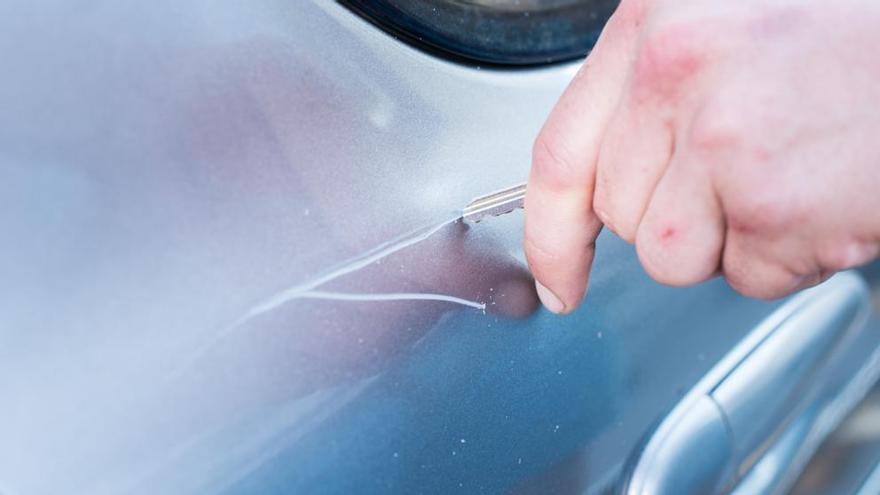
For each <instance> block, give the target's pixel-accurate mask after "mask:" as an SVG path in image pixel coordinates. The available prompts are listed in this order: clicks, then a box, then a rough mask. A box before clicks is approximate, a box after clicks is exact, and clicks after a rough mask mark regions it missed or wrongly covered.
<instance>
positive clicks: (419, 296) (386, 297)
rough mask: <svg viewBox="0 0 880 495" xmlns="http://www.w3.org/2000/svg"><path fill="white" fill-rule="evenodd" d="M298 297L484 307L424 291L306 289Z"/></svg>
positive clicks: (483, 305) (458, 298) (482, 304)
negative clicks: (361, 292) (355, 292)
mask: <svg viewBox="0 0 880 495" xmlns="http://www.w3.org/2000/svg"><path fill="white" fill-rule="evenodd" d="M298 298H299V299H328V300H333V301H362V302H378V301H441V302H448V303H453V304H461V305H462V306H468V307H471V308H476V309H486V305H485V304H484V303H478V302H475V301H469V300H467V299H462V298H460V297H455V296H447V295H444V294H430V293H424V292H392V293H385V294H352V293H347V292H325V291H317V290H313V291H308V292H303V293H302V294H300V295H299V296H298Z"/></svg>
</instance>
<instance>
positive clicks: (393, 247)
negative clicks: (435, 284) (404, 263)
mask: <svg viewBox="0 0 880 495" xmlns="http://www.w3.org/2000/svg"><path fill="white" fill-rule="evenodd" d="M459 218H461V216H460V215H459V214H456V215H455V216H454V217H452V218H450V219H448V220H445V221H443V222H442V223H440V224H439V225H434V226H430V227H423V228H420V229H416V230H414V231H412V232H409V233H407V234H404V235H402V236H400V237H398V238H396V239H393V240H391V241H388V242H385V243H383V244H380V245H379V246H376V247H375V248H373V249H371V250H369V251H367V252H366V253H363V254H361V255H360V256H356V257H354V258H351V259H349V260H347V261H345V262H343V263H341V264H339V265H337V266H336V267H335V268H331V269H330V270H328V271H327V272H326V273H324V274H322V275H318V276H316V277H315V278H313V279H312V280H309V281H307V282H303V283H301V284H299V285H295V286H293V287H289V288H287V289H284V290H282V291H281V292H279V293H277V294H275V295H274V296H272V297H270V298H268V299H266V300H265V301H263V302H262V303H260V304H257V305H256V306H254V307H253V308H251V309H250V311H248V312H247V313H246V314H245V315H244V316H242V317H241V318H240V319H239V320H238V322H237V324H241V323H243V322H244V321H246V320H249V319H251V318H253V317H255V316H257V315H260V314H263V313H265V312H267V311H271V310H273V309H275V308H277V307H279V306H281V305H283V304H286V303H288V302H290V301H292V300H294V299H302V298H306V297H310V298H312V299H319V298H320V299H330V298H328V297H317V296H315V294H336V295H337V296H340V295H341V294H338V293H328V292H314V289H316V288H318V287H320V286H322V285H324V284H326V283H329V282H331V281H333V280H336V279H338V278H340V277H343V276H345V275H348V274H349V273H352V272H355V271H357V270H360V269H362V268H365V267H367V266H369V265H371V264H373V263H375V262H377V261H379V260H381V259H383V258H387V257H388V256H391V255H392V254H394V253H396V252H398V251H400V250H402V249H406V248H408V247H410V246H412V245H413V244H418V243H419V242H422V241H424V240H425V239H427V238H429V237H431V236H432V235H434V234H436V233H437V232H439V231H440V230H441V229H442V228H443V227H446V226H447V225H449V224H451V223H455V222H456V221H457V220H458V219H459ZM309 293H311V294H312V295H311V296H308V295H307V294H309ZM413 295H415V294H413ZM398 296H401V294H363V295H355V294H348V295H346V298H342V297H334V298H333V299H337V300H340V301H343V300H344V301H355V300H357V301H391V300H404V298H402V297H398ZM354 297H358V299H353V298H354ZM406 299H410V300H429V299H430V300H434V301H446V302H451V303H455V304H462V305H464V306H469V307H472V308H477V309H485V308H486V305H485V304H482V303H478V302H474V301H468V300H466V299H461V298H458V297H453V296H445V295H441V294H420V295H418V297H408V298H406Z"/></svg>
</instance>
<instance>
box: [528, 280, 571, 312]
mask: <svg viewBox="0 0 880 495" xmlns="http://www.w3.org/2000/svg"><path fill="white" fill-rule="evenodd" d="M535 290H536V291H537V292H538V298H539V299H540V300H541V304H543V305H544V307H545V308H547V309H548V310H549V311H551V312H553V313H556V314H562V312H563V311H565V304H564V303H563V302H562V300H560V299H559V298H558V297H556V294H554V293H552V292H550V289H548V288H546V287H544V286H543V285H541V282H538V281H537V280H535Z"/></svg>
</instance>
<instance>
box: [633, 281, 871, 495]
mask: <svg viewBox="0 0 880 495" xmlns="http://www.w3.org/2000/svg"><path fill="white" fill-rule="evenodd" d="M869 314H870V299H869V294H868V290H867V288H866V286H865V284H864V282H863V281H862V280H861V278H860V277H859V276H858V275H855V274H853V273H843V274H840V275H837V276H835V277H834V278H832V279H831V280H829V281H828V282H826V283H824V284H822V285H820V286H818V287H815V288H813V289H810V290H808V291H804V292H803V293H801V294H799V295H797V296H795V297H794V298H792V299H791V300H789V301H788V302H787V303H785V304H784V305H783V306H781V307H780V308H779V309H777V310H776V311H775V312H774V313H773V314H771V315H770V316H769V317H768V318H767V319H765V320H764V321H763V322H762V323H761V324H760V325H758V327H756V329H755V330H754V331H752V333H751V334H750V335H749V336H748V337H746V338H745V339H744V340H743V341H742V342H741V343H740V344H739V345H738V346H737V347H735V348H734V349H733V350H732V351H731V352H730V353H729V354H728V355H727V356H725V357H724V358H723V359H722V360H721V361H720V362H719V364H718V365H716V366H715V367H714V368H713V369H712V370H711V371H710V372H709V373H708V374H707V375H706V376H705V377H704V378H703V379H702V380H701V381H700V382H699V383H698V384H697V385H696V386H695V387H694V388H693V389H692V390H691V391H690V392H689V393H688V394H687V395H686V396H685V398H684V399H683V400H682V401H681V402H680V403H679V404H678V405H677V406H676V407H675V408H674V409H673V411H672V412H671V413H670V414H669V415H668V416H667V417H666V418H665V419H664V420H663V421H662V422H661V423H660V424H659V426H658V427H657V429H656V430H654V432H653V433H652V435H651V436H650V438H649V439H648V441H647V442H646V443H645V444H644V446H643V448H642V449H640V452H638V453H637V456H636V458H635V459H634V461H633V462H632V463H631V466H632V467H631V470H630V471H629V475H628V476H627V478H626V484H625V485H624V490H623V491H624V493H626V494H627V495H649V494H650V495H661V494H675V495H681V494H691V493H693V494H709V493H727V492H731V491H734V490H735V489H736V488H737V483H738V482H739V481H740V480H743V479H745V478H753V479H750V480H748V481H750V482H751V483H752V484H753V485H754V486H758V485H761V486H765V487H766V486H768V483H759V482H758V477H757V476H748V475H749V474H750V471H751V470H752V468H753V467H755V466H756V465H758V464H759V461H761V460H762V459H764V458H765V457H770V456H769V454H774V455H775V456H777V457H778V456H780V455H783V454H785V453H789V454H792V453H794V452H797V451H798V450H799V447H800V445H801V443H802V442H805V441H806V439H807V438H811V437H810V435H808V434H806V433H807V432H809V431H811V429H812V425H813V423H814V422H815V420H816V418H817V417H818V416H819V414H818V413H817V411H818V410H819V409H820V406H821V405H824V404H825V402H827V401H828V400H829V398H828V396H827V395H828V394H827V393H823V388H822V384H823V383H825V382H827V381H828V380H830V379H831V378H830V377H832V376H833V375H834V373H833V371H834V370H835V368H836V367H840V366H839V365H842V364H843V361H845V360H846V356H847V353H846V352H845V351H846V350H847V349H848V348H849V347H852V345H851V344H853V343H854V342H856V341H857V339H856V337H857V336H858V334H859V333H860V332H862V331H863V330H864V329H865V328H866V327H865V321H866V319H867V316H868V315H869ZM874 367H875V368H877V366H874ZM847 369H849V368H847ZM872 373H873V375H872V379H876V374H877V373H875V372H872ZM863 381H864V380H863ZM863 388H865V387H863ZM865 391H866V390H865ZM850 395H852V394H850ZM853 405H854V404H853ZM792 455H793V454H792ZM770 465H771V463H769V462H765V463H764V464H762V468H764V469H766V468H767V467H768V466H770ZM752 474H753V473H752ZM768 476H769V477H770V478H773V476H772V475H767V476H763V478H761V480H765V481H766V480H767V479H769V478H768ZM771 484H772V483H771ZM763 492H764V489H762V490H760V491H758V492H757V493H763ZM751 493H755V492H754V491H753V492H751Z"/></svg>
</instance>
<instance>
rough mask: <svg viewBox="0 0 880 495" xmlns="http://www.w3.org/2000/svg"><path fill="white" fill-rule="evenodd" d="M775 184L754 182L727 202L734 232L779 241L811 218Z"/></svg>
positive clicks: (730, 222) (797, 202)
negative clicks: (807, 217) (782, 236)
mask: <svg viewBox="0 0 880 495" xmlns="http://www.w3.org/2000/svg"><path fill="white" fill-rule="evenodd" d="M774 182H775V181H764V182H755V183H753V184H749V185H748V186H746V187H740V188H739V189H738V190H737V191H736V192H735V193H733V194H732V195H730V196H728V197H727V198H725V200H726V206H727V208H726V216H727V222H728V226H729V227H730V228H731V229H732V230H734V231H736V232H738V233H742V234H752V235H760V236H765V237H776V236H779V235H780V234H781V233H790V232H792V231H793V230H794V229H796V228H797V226H798V225H800V224H801V223H803V221H804V219H805V217H806V216H807V215H809V210H808V208H807V207H806V206H805V205H803V204H802V203H801V202H800V201H798V200H797V199H796V198H789V197H787V195H786V194H785V192H784V190H780V189H779V188H777V187H775V186H774V185H773V184H774Z"/></svg>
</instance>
